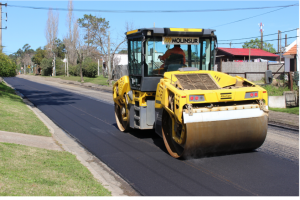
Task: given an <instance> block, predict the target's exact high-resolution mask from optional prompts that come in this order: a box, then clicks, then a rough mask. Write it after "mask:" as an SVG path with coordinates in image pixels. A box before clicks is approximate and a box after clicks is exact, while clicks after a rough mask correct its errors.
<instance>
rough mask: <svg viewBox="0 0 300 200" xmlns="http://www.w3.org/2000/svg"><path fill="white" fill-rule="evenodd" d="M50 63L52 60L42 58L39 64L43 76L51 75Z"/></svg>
mask: <svg viewBox="0 0 300 200" xmlns="http://www.w3.org/2000/svg"><path fill="white" fill-rule="evenodd" d="M52 61H53V59H52V58H49V59H48V58H43V60H42V62H41V68H42V75H43V76H50V75H51V74H52Z"/></svg>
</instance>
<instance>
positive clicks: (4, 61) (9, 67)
mask: <svg viewBox="0 0 300 200" xmlns="http://www.w3.org/2000/svg"><path fill="white" fill-rule="evenodd" d="M16 68H17V66H16V65H15V63H13V61H12V60H11V59H10V58H9V57H8V56H7V55H5V54H4V53H0V76H2V77H9V76H16Z"/></svg>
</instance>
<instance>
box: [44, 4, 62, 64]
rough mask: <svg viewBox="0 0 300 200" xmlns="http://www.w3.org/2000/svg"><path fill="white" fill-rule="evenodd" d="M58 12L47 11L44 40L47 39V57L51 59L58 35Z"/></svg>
mask: <svg viewBox="0 0 300 200" xmlns="http://www.w3.org/2000/svg"><path fill="white" fill-rule="evenodd" d="M58 17H59V13H58V12H53V11H52V9H49V11H48V19H47V24H46V30H45V34H46V39H47V45H46V50H47V57H48V58H51V57H52V52H51V51H53V52H55V50H56V48H55V40H56V39H57V33H58Z"/></svg>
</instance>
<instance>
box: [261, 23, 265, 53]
mask: <svg viewBox="0 0 300 200" xmlns="http://www.w3.org/2000/svg"><path fill="white" fill-rule="evenodd" d="M263 26H264V25H263V24H262V23H261V22H260V36H261V38H260V49H261V50H263V48H264V40H263V32H264V30H263Z"/></svg>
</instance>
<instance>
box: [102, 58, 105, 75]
mask: <svg viewBox="0 0 300 200" xmlns="http://www.w3.org/2000/svg"><path fill="white" fill-rule="evenodd" d="M101 66H102V76H103V77H105V74H104V73H105V72H104V67H103V57H102V58H101Z"/></svg>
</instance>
